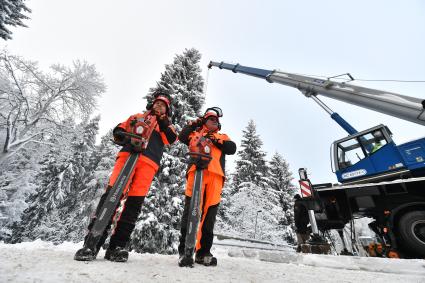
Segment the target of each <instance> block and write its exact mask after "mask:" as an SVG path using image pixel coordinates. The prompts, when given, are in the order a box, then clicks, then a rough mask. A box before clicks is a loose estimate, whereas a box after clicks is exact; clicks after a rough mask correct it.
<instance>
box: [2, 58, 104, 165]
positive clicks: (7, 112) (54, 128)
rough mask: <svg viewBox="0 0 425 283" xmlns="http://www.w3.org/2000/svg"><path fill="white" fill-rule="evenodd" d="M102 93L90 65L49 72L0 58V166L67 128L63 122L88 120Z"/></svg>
mask: <svg viewBox="0 0 425 283" xmlns="http://www.w3.org/2000/svg"><path fill="white" fill-rule="evenodd" d="M104 91H105V84H104V82H103V79H102V77H101V76H100V74H99V73H98V72H97V71H96V68H95V66H94V65H90V64H88V63H87V62H81V61H75V62H74V64H73V65H72V66H71V67H67V66H62V65H53V66H51V68H50V72H48V73H46V72H43V71H42V70H40V69H39V67H38V65H37V63H36V62H31V61H28V60H24V59H23V58H20V57H18V56H14V55H9V54H8V52H7V51H5V50H4V51H2V52H1V53H0V100H2V104H1V106H0V131H1V132H3V133H5V135H4V138H3V135H0V137H1V138H3V141H1V143H0V144H2V145H3V146H2V151H1V152H0V164H1V163H2V162H4V160H6V158H7V157H8V156H10V155H13V154H14V153H15V152H16V151H18V150H20V149H21V148H22V146H23V145H25V144H26V143H29V142H43V141H45V140H46V139H49V138H52V137H53V136H56V135H61V132H62V130H63V129H64V128H66V123H65V121H66V120H67V119H78V118H80V119H87V117H88V116H89V115H90V114H91V113H92V111H93V109H95V108H96V104H97V98H98V97H99V96H100V95H101V94H102V93H103V92H104Z"/></svg>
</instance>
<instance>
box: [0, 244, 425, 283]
mask: <svg viewBox="0 0 425 283" xmlns="http://www.w3.org/2000/svg"><path fill="white" fill-rule="evenodd" d="M80 247H81V244H73V243H63V244H61V245H58V246H54V245H53V244H51V243H46V242H42V241H35V242H30V243H21V244H15V245H9V244H3V243H0V250H1V253H0V282H102V283H103V282H331V281H332V282H386V283H387V282H425V261H424V260H401V259H382V258H360V257H346V256H324V255H302V254H296V253H295V252H293V251H290V250H288V251H267V250H258V249H244V248H237V247H229V246H218V245H216V246H215V247H214V250H213V253H214V254H215V255H216V256H217V258H218V266H217V267H205V266H200V265H195V267H194V268H180V267H178V266H177V255H171V256H167V255H158V254H137V253H130V258H129V261H128V262H127V263H113V262H109V261H107V260H104V259H103V255H104V251H101V252H100V254H99V256H98V259H97V260H96V261H93V262H78V261H74V260H73V255H74V253H75V251H76V250H77V249H78V248H80Z"/></svg>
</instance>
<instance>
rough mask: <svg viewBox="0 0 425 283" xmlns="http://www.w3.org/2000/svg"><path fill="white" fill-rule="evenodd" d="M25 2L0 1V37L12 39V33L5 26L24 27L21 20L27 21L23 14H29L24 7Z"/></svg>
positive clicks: (19, 0) (15, 0)
mask: <svg viewBox="0 0 425 283" xmlns="http://www.w3.org/2000/svg"><path fill="white" fill-rule="evenodd" d="M24 2H25V0H13V1H11V0H0V37H1V38H3V39H4V40H8V39H12V32H11V31H10V30H9V28H8V27H7V26H14V27H16V26H21V27H26V25H25V24H24V22H23V20H26V19H29V18H28V16H26V15H24V14H23V13H24V12H27V13H31V10H30V9H29V8H28V7H27V6H26V5H25V3H24Z"/></svg>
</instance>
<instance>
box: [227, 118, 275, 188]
mask: <svg viewBox="0 0 425 283" xmlns="http://www.w3.org/2000/svg"><path fill="white" fill-rule="evenodd" d="M242 133H243V134H242V141H241V146H240V150H239V151H238V160H237V161H236V173H235V174H234V178H233V194H234V193H236V192H237V190H238V189H239V188H240V187H241V186H244V184H245V183H250V184H255V185H256V186H267V181H268V179H267V173H268V172H267V165H266V159H265V157H266V153H265V152H264V151H263V150H262V149H261V147H262V146H263V142H262V140H261V139H260V136H259V135H258V134H257V128H256V125H255V123H254V121H253V120H250V121H249V123H248V126H247V127H246V129H245V130H243V131H242Z"/></svg>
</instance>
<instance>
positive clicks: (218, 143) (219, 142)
mask: <svg viewBox="0 0 425 283" xmlns="http://www.w3.org/2000/svg"><path fill="white" fill-rule="evenodd" d="M205 137H206V138H207V139H209V140H210V141H211V142H212V143H213V145H215V146H216V147H218V149H221V148H222V147H223V141H222V140H219V139H217V138H216V137H214V134H213V133H208V134H207V135H206V136H205Z"/></svg>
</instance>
